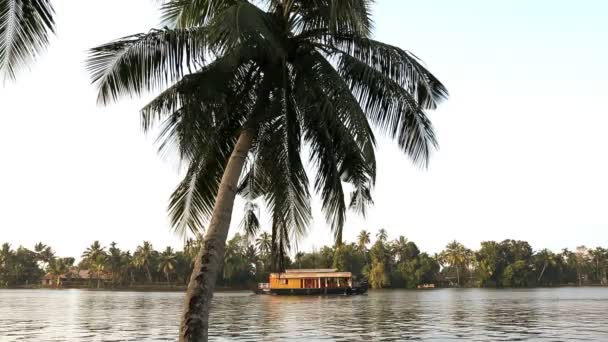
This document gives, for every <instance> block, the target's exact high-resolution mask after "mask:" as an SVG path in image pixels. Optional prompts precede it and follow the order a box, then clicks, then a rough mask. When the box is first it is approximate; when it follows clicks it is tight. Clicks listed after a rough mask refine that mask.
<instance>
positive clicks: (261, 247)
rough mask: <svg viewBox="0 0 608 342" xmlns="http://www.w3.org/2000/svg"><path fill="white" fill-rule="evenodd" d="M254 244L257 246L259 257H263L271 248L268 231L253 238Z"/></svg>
mask: <svg viewBox="0 0 608 342" xmlns="http://www.w3.org/2000/svg"><path fill="white" fill-rule="evenodd" d="M255 245H256V247H257V248H258V251H259V253H260V257H262V258H265V257H266V255H268V253H270V250H271V249H272V240H271V238H270V234H268V232H262V233H261V234H260V236H258V238H257V239H255Z"/></svg>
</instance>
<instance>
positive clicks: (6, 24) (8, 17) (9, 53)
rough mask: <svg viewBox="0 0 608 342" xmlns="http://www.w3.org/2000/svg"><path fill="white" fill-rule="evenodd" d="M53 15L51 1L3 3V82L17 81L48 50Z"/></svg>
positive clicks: (0, 75) (0, 41) (0, 30)
mask: <svg viewBox="0 0 608 342" xmlns="http://www.w3.org/2000/svg"><path fill="white" fill-rule="evenodd" d="M54 15H55V12H54V10H53V6H52V5H51V3H50V1H49V0H0V79H2V80H3V81H6V80H13V79H15V76H16V73H17V70H18V69H19V68H23V67H28V66H29V64H30V63H31V62H32V60H34V59H35V58H36V57H37V56H38V55H39V54H40V52H41V51H42V50H44V49H45V48H46V47H47V45H48V44H49V35H50V34H51V33H54V32H55V22H54V19H53V17H54Z"/></svg>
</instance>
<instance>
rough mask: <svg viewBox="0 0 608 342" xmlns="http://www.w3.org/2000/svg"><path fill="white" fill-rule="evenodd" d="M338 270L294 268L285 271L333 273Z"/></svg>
mask: <svg viewBox="0 0 608 342" xmlns="http://www.w3.org/2000/svg"><path fill="white" fill-rule="evenodd" d="M337 271H338V269H337V268H294V269H287V270H285V273H331V272H337Z"/></svg>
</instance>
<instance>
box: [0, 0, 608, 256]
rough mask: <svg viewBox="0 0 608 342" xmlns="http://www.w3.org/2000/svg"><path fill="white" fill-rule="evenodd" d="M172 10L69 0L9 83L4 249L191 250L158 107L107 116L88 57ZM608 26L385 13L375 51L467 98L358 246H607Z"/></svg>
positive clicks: (469, 5)
mask: <svg viewBox="0 0 608 342" xmlns="http://www.w3.org/2000/svg"><path fill="white" fill-rule="evenodd" d="M155 3H158V2H155V1H150V0H130V1H124V0H104V1H99V0H87V1H73V0H55V1H54V5H55V9H56V12H57V16H56V20H57V23H58V26H57V37H56V38H54V39H53V41H52V45H51V47H50V48H49V50H48V51H47V52H46V53H45V54H44V55H43V56H41V58H39V60H38V61H37V62H36V63H35V64H34V65H33V66H32V67H31V69H30V70H26V71H24V72H21V73H20V74H19V79H18V81H16V82H13V83H5V84H4V85H1V84H0V242H9V243H11V244H12V245H13V246H14V247H16V246H18V245H24V246H26V247H29V248H32V247H33V245H34V244H35V243H36V242H38V241H42V242H44V243H46V244H48V245H51V246H52V247H53V248H54V249H55V251H56V252H57V254H58V255H62V256H74V257H78V256H80V254H81V253H82V251H83V250H84V248H85V247H86V246H87V245H89V244H90V243H91V242H92V241H93V240H100V241H101V243H102V244H103V245H106V246H107V245H109V243H110V242H111V241H116V242H118V245H119V247H122V248H128V249H134V248H135V247H136V246H137V245H138V244H141V242H142V241H143V240H148V241H151V242H152V244H153V245H154V247H155V248H156V249H162V248H164V247H165V246H167V245H171V246H173V247H175V248H181V245H182V240H181V239H180V238H179V237H177V236H176V235H175V234H173V233H172V232H171V231H170V229H169V223H168V219H167V214H166V207H167V201H168V198H169V195H170V194H171V192H172V190H173V189H174V187H175V186H176V185H177V183H178V182H179V180H180V177H181V176H182V175H181V174H180V172H179V170H178V168H177V166H176V164H175V163H174V162H173V161H171V160H167V159H163V158H162V157H161V156H159V155H158V154H157V147H158V146H157V145H155V144H154V138H155V137H154V135H149V136H146V135H144V134H143V133H142V131H141V128H140V122H139V114H138V110H139V109H140V108H141V107H142V106H143V105H144V104H145V103H146V101H147V100H149V99H151V98H152V96H153V95H154V94H149V95H147V96H144V97H142V98H135V99H124V100H122V101H120V102H119V103H117V104H113V105H110V106H108V107H100V106H98V105H97V104H96V90H95V88H94V87H93V86H92V85H91V84H90V79H89V76H88V74H87V72H86V70H85V68H84V60H85V58H86V50H87V49H88V48H91V47H93V46H96V45H99V44H102V43H104V42H107V41H110V40H112V39H115V38H119V37H122V36H126V35H129V34H133V33H139V32H145V31H147V30H149V29H150V28H152V27H155V26H157V24H158V22H159V19H158V12H157V10H156V7H155ZM607 11H608V2H606V1H603V0H596V1H593V0H581V1H569V0H563V1H559V0H535V1H528V0H511V1H487V0H461V1H453V0H427V1H412V0H378V1H376V5H375V7H374V20H375V23H376V25H375V28H376V30H375V33H374V36H375V38H376V39H378V40H381V41H384V42H386V43H389V44H393V45H396V46H399V47H401V48H404V49H407V50H409V51H411V52H413V53H414V54H416V55H417V56H418V57H420V58H421V59H422V60H423V61H424V62H425V64H426V65H427V67H428V68H429V69H430V70H431V71H432V72H433V73H434V74H435V75H436V76H437V77H438V78H439V79H440V80H442V82H443V83H444V84H445V85H446V86H447V87H448V89H449V91H450V99H449V100H448V101H447V102H445V103H443V104H442V105H441V106H440V108H439V109H438V110H436V111H434V112H432V113H429V116H430V117H431V119H432V121H433V123H434V125H435V127H436V130H437V135H438V139H439V143H440V149H439V151H437V152H436V153H434V155H433V157H432V160H431V163H430V166H429V168H428V169H427V170H423V169H420V168H418V167H415V166H414V165H412V163H411V162H410V161H409V160H408V159H407V158H406V156H404V155H403V153H402V152H400V151H399V149H398V148H397V146H396V144H395V143H394V142H392V141H391V140H390V139H386V138H382V137H381V138H380V139H379V142H378V147H377V148H378V152H377V163H378V177H377V178H378V180H377V184H376V187H375V189H374V193H373V195H374V201H375V205H374V206H373V207H372V208H370V210H369V212H368V215H367V216H366V217H365V218H362V217H360V216H358V215H357V214H355V213H350V214H349V216H348V218H347V223H346V227H345V229H344V238H345V240H347V241H348V240H350V241H353V240H354V239H355V237H356V234H357V233H358V232H359V231H360V230H361V229H365V230H368V231H370V232H371V233H372V235H373V236H374V235H375V233H376V232H377V230H378V229H380V228H384V229H386V230H387V231H388V233H389V237H391V238H396V237H397V236H399V235H403V236H405V237H407V238H408V239H410V240H413V241H415V242H416V243H417V244H418V246H419V247H420V249H422V250H424V251H427V252H430V253H434V252H438V251H440V250H441V249H442V248H443V247H444V246H445V245H446V244H447V243H448V242H449V241H451V240H454V239H457V240H458V241H460V242H462V243H464V244H465V245H466V246H467V247H469V248H478V247H479V243H480V242H481V241H485V240H502V239H506V238H513V239H523V240H527V241H529V242H530V243H531V244H532V247H534V248H535V249H541V248H545V247H547V248H550V249H554V250H559V249H561V248H564V247H568V248H575V247H576V246H578V245H587V246H590V247H592V246H597V245H602V246H605V247H606V246H608V208H607V206H608V153H606V147H607V146H608V134H606V132H605V131H606V129H607V128H608V105H607V103H606V101H605V100H604V98H605V91H606V90H607V89H608V84H607V80H608V63H607V62H606V61H608V44H606V41H607V40H608V21H606V20H605V14H606V13H607ZM242 208H243V202H242V201H237V204H236V206H235V213H234V215H233V220H232V227H231V234H234V233H235V232H238V223H239V222H240V220H241V217H242ZM313 210H314V221H313V223H312V225H311V227H310V231H309V234H308V236H307V237H306V238H305V239H304V240H303V241H301V242H300V243H299V244H298V249H299V250H310V249H311V248H320V247H321V246H323V245H325V244H331V243H332V235H331V233H330V230H329V228H328V226H327V225H326V224H325V222H324V219H323V215H322V214H321V211H320V208H319V201H318V198H315V199H314V201H313ZM262 225H263V227H264V228H266V229H269V228H270V224H269V221H268V220H267V219H263V221H262Z"/></svg>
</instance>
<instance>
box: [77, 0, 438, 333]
mask: <svg viewBox="0 0 608 342" xmlns="http://www.w3.org/2000/svg"><path fill="white" fill-rule="evenodd" d="M257 3H258V2H256V4H257ZM259 3H261V4H264V5H260V6H263V7H258V6H256V5H255V4H254V3H250V2H248V1H244V0H197V1H179V0H170V1H168V2H166V3H165V5H164V6H163V9H164V17H165V19H166V20H165V21H166V23H168V28H165V29H162V30H152V31H150V32H149V33H147V34H140V35H134V36H129V37H125V38H123V39H119V40H117V41H114V42H111V43H108V44H105V45H102V46H99V47H97V48H94V49H92V50H91V54H90V56H89V59H88V68H89V70H90V72H91V74H92V77H93V81H94V82H95V83H96V85H97V87H98V88H99V97H98V98H99V101H100V102H101V103H108V102H110V101H113V100H115V99H117V98H118V97H120V96H122V95H139V94H141V93H143V92H145V91H151V90H156V89H159V88H164V87H166V86H168V85H171V84H173V85H171V86H170V87H169V88H168V89H166V90H165V91H164V92H162V93H161V95H160V96H158V97H157V98H156V99H154V100H153V101H152V102H151V103H150V104H148V105H147V106H145V107H144V109H143V110H142V117H143V127H144V130H146V131H149V130H150V129H151V128H152V127H154V126H155V125H156V124H157V122H159V121H163V122H164V124H163V129H162V133H161V141H162V142H161V150H163V151H166V150H167V149H168V148H172V147H174V146H176V147H177V151H178V152H179V155H180V157H181V158H182V159H183V160H184V161H185V162H187V164H188V166H189V168H188V171H187V173H186V176H185V178H184V180H183V181H182V183H181V184H180V185H179V186H178V187H177V189H176V191H175V192H174V193H173V195H172V197H171V200H170V204H169V213H170V216H171V219H172V224H173V227H174V228H175V229H176V231H178V232H181V233H185V231H187V230H193V231H197V229H198V227H201V226H202V223H203V222H205V221H207V220H209V222H210V224H209V226H208V229H207V231H206V235H205V243H204V244H203V246H202V249H201V251H200V252H199V253H198V255H197V257H196V260H195V267H194V272H193V273H192V276H191V279H190V283H189V286H188V291H187V294H186V298H185V306H184V313H183V319H182V325H181V328H180V341H193V340H196V341H199V340H203V341H206V340H207V333H208V315H209V308H210V303H211V298H212V293H213V289H214V286H215V281H216V278H217V275H218V272H219V270H220V267H221V263H222V260H223V259H224V258H223V255H224V250H225V244H226V238H227V236H228V229H229V227H230V221H231V216H232V211H233V205H234V200H235V197H236V195H237V193H240V194H241V195H243V196H244V197H245V198H246V199H247V200H248V202H253V201H256V200H258V199H262V200H263V201H264V202H265V203H264V204H265V208H267V209H268V210H269V212H270V216H271V217H272V229H273V230H272V238H273V239H272V240H273V246H275V250H277V254H278V255H277V258H275V259H277V260H282V258H281V256H280V254H281V253H284V250H285V249H287V248H289V246H290V244H289V242H290V238H291V240H293V239H296V241H297V238H299V237H301V236H302V234H304V233H305V229H306V228H307V227H308V225H309V222H310V216H311V213H310V193H309V180H308V177H307V173H306V171H305V168H304V166H303V162H302V160H301V151H302V144H307V145H308V146H309V151H310V159H311V160H312V164H313V166H314V167H315V168H316V172H315V175H316V177H315V181H314V189H315V191H316V192H317V193H319V194H320V197H321V202H322V208H323V211H324V214H325V218H326V220H327V221H328V222H329V224H330V226H331V228H332V231H333V233H334V239H335V241H336V243H340V242H341V240H342V228H343V225H344V221H345V216H346V211H347V209H348V208H349V207H350V208H353V209H355V210H357V211H359V212H361V213H364V212H365V207H366V205H367V204H369V203H371V188H372V186H373V184H374V181H375V173H376V165H375V156H374V148H375V138H374V136H373V133H372V129H371V126H370V122H371V123H373V124H374V125H375V126H376V127H378V128H379V129H380V130H381V131H383V132H386V133H387V134H388V135H389V136H390V137H392V138H394V139H395V140H396V141H397V142H398V144H399V146H400V148H401V149H402V150H403V151H404V152H405V153H406V154H408V155H409V156H410V157H411V158H412V159H413V160H414V161H415V162H416V163H419V164H423V165H425V164H426V163H427V162H428V158H429V155H430V153H431V150H432V149H433V148H434V146H435V145H436V140H435V135H434V131H433V128H432V125H431V123H430V120H429V119H428V118H427V117H426V114H425V110H427V109H434V108H435V107H436V105H437V103H438V102H439V101H440V100H442V99H443V98H445V97H446V96H447V91H446V89H445V87H444V86H443V85H442V84H441V83H440V82H439V81H438V80H437V79H436V78H435V77H434V76H433V75H432V74H431V73H430V72H428V71H427V70H426V69H425V68H424V67H423V66H422V64H421V63H420V61H419V60H418V59H417V58H416V57H414V56H413V55H412V54H410V53H408V52H406V51H404V50H402V49H400V48H397V47H394V46H391V45H388V44H384V43H381V42H378V41H375V40H372V39H370V38H369V37H370V34H371V26H372V25H371V12H370V8H371V5H372V1H371V0H344V1H337V0H314V1H311V0H269V1H264V2H259ZM210 55H211V56H212V58H211V62H208V61H207V60H206V58H207V57H208V56H210ZM246 161H247V162H246ZM242 174H244V177H243V182H241V183H239V179H240V178H241V175H242ZM344 182H346V183H349V184H351V185H352V188H353V191H352V193H351V196H350V204H349V205H347V203H346V201H345V194H344V188H343V183H344ZM249 208H252V206H249ZM249 221H252V220H249ZM280 266H281V265H279V267H280Z"/></svg>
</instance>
